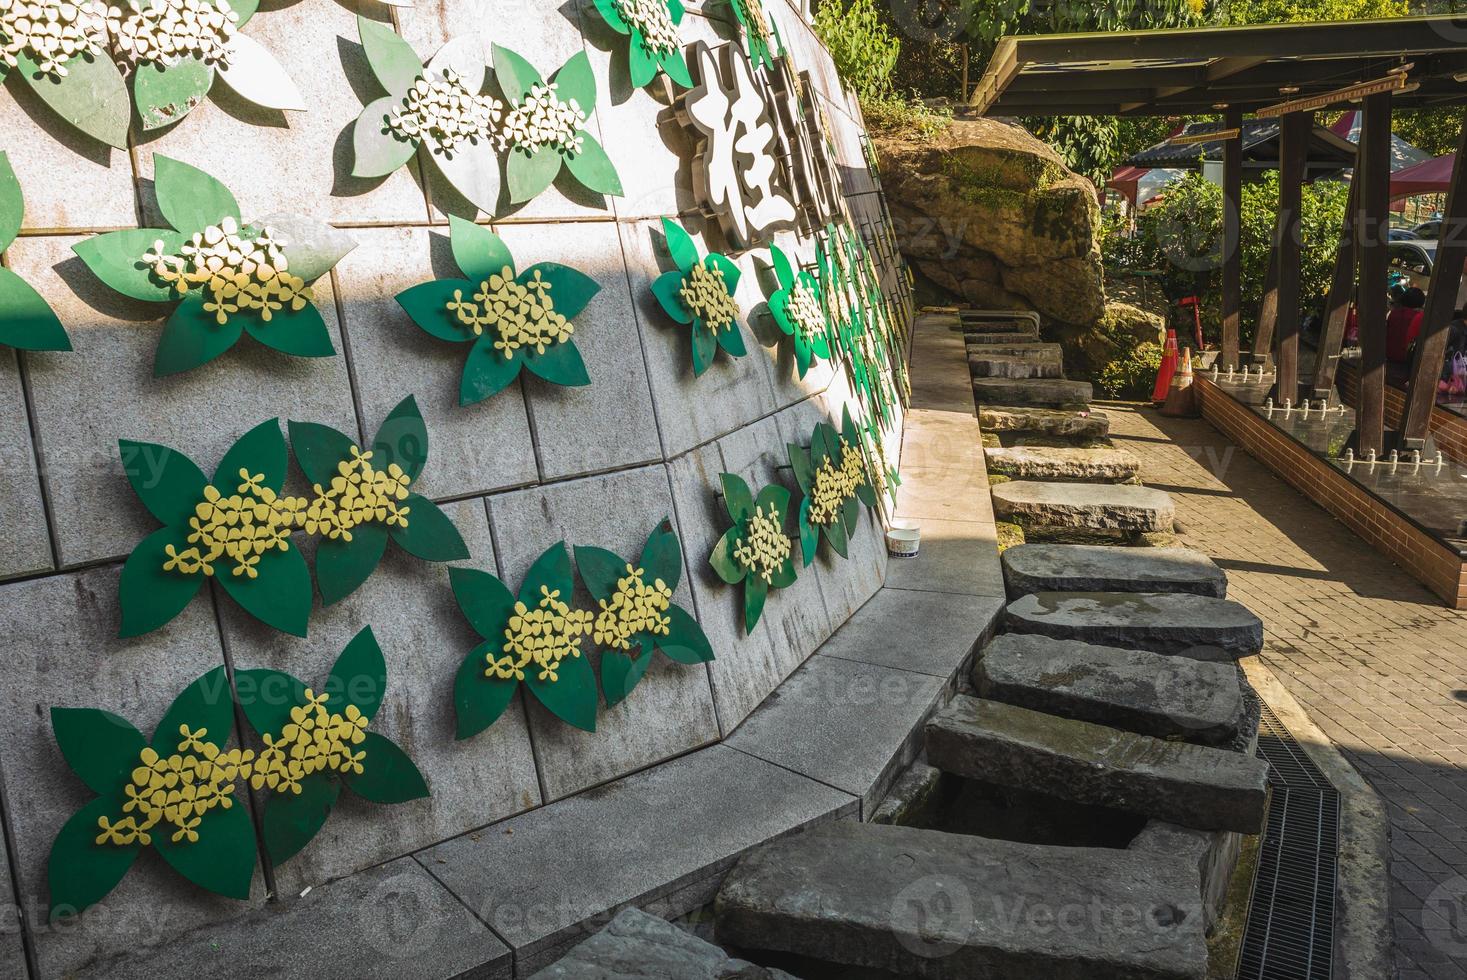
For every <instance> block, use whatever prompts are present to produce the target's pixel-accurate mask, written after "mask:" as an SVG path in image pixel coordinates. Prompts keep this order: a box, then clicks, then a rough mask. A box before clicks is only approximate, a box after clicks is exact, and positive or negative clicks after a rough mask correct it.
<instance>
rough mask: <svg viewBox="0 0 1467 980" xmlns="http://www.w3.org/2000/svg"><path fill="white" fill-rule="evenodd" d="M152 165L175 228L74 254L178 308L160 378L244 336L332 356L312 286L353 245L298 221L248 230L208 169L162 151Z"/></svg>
mask: <svg viewBox="0 0 1467 980" xmlns="http://www.w3.org/2000/svg"><path fill="white" fill-rule="evenodd" d="M153 166H154V178H153V180H154V189H155V191H156V193H157V199H158V208H159V210H160V211H162V213H163V217H164V219H165V220H166V221H167V222H168V224H169V226H170V227H168V228H138V229H133V230H126V231H112V232H106V233H104V234H100V235H94V236H92V237H91V238H88V239H85V240H84V241H81V242H79V243H77V244H76V245H75V246H73V249H72V250H73V251H75V252H76V254H77V255H78V256H80V257H81V260H82V261H83V262H85V263H86V265H87V268H89V269H91V270H92V273H93V274H94V275H95V276H96V277H97V278H98V279H100V280H102V282H104V283H106V284H107V285H108V286H109V287H111V288H112V289H114V290H116V291H117V292H119V293H121V294H123V295H124V296H129V297H131V298H133V299H137V300H142V301H144V302H149V303H176V304H177V305H176V306H175V307H174V310H173V313H172V315H170V316H169V318H168V322H167V323H166V324H165V325H164V327H163V334H162V336H161V337H160V338H159V340H158V351H157V354H156V355H155V357H154V360H153V374H154V375H155V376H157V377H163V376H165V375H170V374H177V373H179V372H181V371H188V370H191V369H193V368H196V367H198V366H200V365H201V364H206V363H208V362H209V361H212V360H214V358H216V357H218V356H219V355H221V354H223V353H224V352H225V351H227V350H229V349H230V348H231V347H233V346H234V345H235V343H236V342H237V341H238V340H239V339H240V336H241V335H242V334H245V333H248V334H249V335H250V336H251V337H253V338H255V339H256V340H258V341H259V342H260V343H262V344H264V345H265V346H267V347H271V348H274V349H275V350H278V351H280V352H281V353H284V354H291V355H295V356H297V357H329V356H331V355H332V354H335V353H336V348H335V347H334V346H332V343H331V335H330V332H329V331H328V330H327V329H326V321H325V320H324V319H323V318H322V316H321V311H320V310H318V309H317V308H316V306H315V303H314V299H315V296H314V293H313V291H312V288H311V284H312V283H314V282H315V281H316V280H317V279H319V278H321V277H322V276H324V275H325V274H326V273H327V272H329V271H330V270H331V268H332V266H334V265H336V263H337V262H338V261H340V260H341V257H342V256H344V255H345V254H346V253H347V252H349V251H351V249H352V248H354V247H355V244H356V243H355V242H353V241H352V240H351V239H350V238H349V237H347V236H346V235H344V234H343V233H341V232H339V231H335V230H334V229H331V228H328V227H327V226H325V225H322V224H320V223H318V222H314V221H311V220H310V219H307V218H303V217H300V216H298V215H289V214H277V215H270V216H268V217H265V218H261V219H259V220H257V221H254V222H252V223H250V224H246V223H245V222H244V221H243V220H242V219H241V218H240V209H239V204H238V203H237V202H236V201H235V199H234V195H233V194H232V193H230V191H229V189H228V188H227V187H225V186H224V185H223V184H221V183H220V182H219V181H217V180H215V179H214V178H213V177H211V176H209V175H208V174H206V173H204V172H203V171H202V170H199V169H197V168H195V167H191V166H189V165H188V164H186V163H181V162H179V161H177V160H173V159H170V158H169V157H165V156H161V155H159V156H154V157H153Z"/></svg>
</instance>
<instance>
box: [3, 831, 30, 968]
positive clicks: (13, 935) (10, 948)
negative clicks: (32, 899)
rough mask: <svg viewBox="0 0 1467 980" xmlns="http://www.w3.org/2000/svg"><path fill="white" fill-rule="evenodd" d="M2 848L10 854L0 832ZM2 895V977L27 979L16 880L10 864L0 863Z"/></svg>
mask: <svg viewBox="0 0 1467 980" xmlns="http://www.w3.org/2000/svg"><path fill="white" fill-rule="evenodd" d="M0 847H6V848H7V850H6V852H5V853H7V854H9V853H10V851H9V849H8V847H9V845H8V843H7V842H6V839H5V834H4V831H3V830H0ZM0 888H3V889H5V890H4V891H0V895H3V896H5V900H4V908H5V910H6V911H5V915H6V918H5V929H4V931H3V932H0V975H4V976H7V977H26V976H29V975H30V972H29V968H28V967H27V966H26V961H25V941H24V940H23V939H22V937H21V931H22V926H21V925H20V918H19V915H20V911H21V909H18V908H16V907H15V906H14V905H13V904H12V898H11V896H13V895H15V890H14V889H15V880H14V878H12V877H11V873H10V862H9V861H8V860H6V861H3V862H0Z"/></svg>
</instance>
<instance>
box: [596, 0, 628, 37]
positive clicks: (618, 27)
mask: <svg viewBox="0 0 1467 980" xmlns="http://www.w3.org/2000/svg"><path fill="white" fill-rule="evenodd" d="M595 3H596V12H597V13H599V14H600V15H601V19H602V20H604V21H606V23H607V26H609V27H610V28H611V29H612V30H614V31H616V32H617V33H618V34H630V33H631V32H632V29H631V27H630V26H628V25H627V22H626V19H625V18H623V17H622V15H621V11H620V10H619V9H617V4H616V0H595Z"/></svg>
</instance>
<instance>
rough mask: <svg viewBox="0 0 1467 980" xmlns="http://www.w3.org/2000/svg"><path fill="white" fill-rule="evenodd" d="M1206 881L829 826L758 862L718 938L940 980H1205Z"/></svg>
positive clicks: (769, 851)
mask: <svg viewBox="0 0 1467 980" xmlns="http://www.w3.org/2000/svg"><path fill="white" fill-rule="evenodd" d="M1196 906H1197V882H1196V870H1195V869H1194V868H1192V867H1190V866H1188V865H1187V864H1186V863H1185V862H1182V861H1178V860H1175V859H1172V858H1168V857H1166V856H1163V855H1156V854H1149V853H1145V852H1129V851H1119V850H1108V849H1101V848H1082V847H1063V848H1061V847H1047V846H1041V845H1035V844H1020V843H1014V842H1011V841H1000V840H988V839H986V838H982V837H969V836H963V835H957V834H945V833H942V832H940V831H935V830H921V829H917V828H914V827H891V826H879V825H872V824H845V823H842V824H832V825H830V826H826V827H819V828H815V829H813V830H811V831H809V832H807V833H804V834H800V835H798V836H796V837H791V838H788V839H785V840H781V841H777V842H775V843H773V844H770V845H768V846H766V847H763V848H760V849H759V850H757V851H755V852H753V853H752V854H750V855H749V856H748V857H746V858H745V859H744V860H743V861H741V862H740V863H739V865H738V867H737V868H735V869H734V870H733V872H732V873H730V874H729V876H728V879H727V880H726V881H725V882H724V885H723V889H722V890H721V891H720V892H719V895H718V902H717V904H716V905H715V916H716V921H717V932H718V939H719V941H720V942H725V943H731V944H734V945H736V946H739V947H743V948H748V949H765V950H775V951H779V952H786V953H796V954H800V955H803V956H806V957H811V958H814V959H819V960H824V961H827V962H831V963H837V964H841V965H844V966H847V967H851V968H867V969H870V968H874V969H879V970H884V971H887V973H886V974H885V975H894V976H903V977H925V978H932V980H957V978H966V977H972V978H978V977H1003V978H1004V980H1038V978H1067V980H1068V978H1082V977H1083V978H1087V980H1138V978H1142V977H1145V978H1149V980H1182V978H1187V980H1201V978H1202V977H1203V976H1204V975H1205V973H1206V969H1207V948H1206V942H1205V940H1204V938H1203V927H1202V916H1201V914H1200V912H1199V910H1198V909H1197V907H1196Z"/></svg>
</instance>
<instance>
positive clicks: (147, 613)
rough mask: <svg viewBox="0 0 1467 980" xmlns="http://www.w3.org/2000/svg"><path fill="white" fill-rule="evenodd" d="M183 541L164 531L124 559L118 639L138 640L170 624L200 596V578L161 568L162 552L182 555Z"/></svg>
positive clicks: (181, 535)
mask: <svg viewBox="0 0 1467 980" xmlns="http://www.w3.org/2000/svg"><path fill="white" fill-rule="evenodd" d="M185 539H186V535H185V534H184V533H183V532H182V531H179V530H178V529H177V528H174V527H165V528H162V529H160V530H157V531H154V532H153V533H152V534H150V535H148V536H147V537H146V538H144V539H143V540H142V542H141V543H139V544H138V546H137V547H136V548H134V549H133V550H132V554H130V555H128V556H127V561H126V562H124V563H123V565H122V576H121V579H120V581H119V583H118V590H117V598H118V603H119V605H121V606H122V624H121V626H120V628H119V629H118V632H117V635H118V636H120V637H122V638H124V639H125V638H127V637H131V636H141V635H142V634H144V633H151V632H152V631H153V630H155V629H158V628H159V627H160V626H164V625H166V624H167V623H171V622H172V621H173V620H174V618H175V617H177V616H178V614H179V613H181V612H183V610H184V608H185V607H186V606H188V604H189V603H190V602H192V601H193V599H194V596H196V595H198V594H199V589H201V588H203V586H204V577H203V576H202V575H178V574H175V573H173V572H169V571H165V570H164V568H163V565H164V563H165V562H166V561H167V560H168V557H167V555H166V554H165V552H164V548H165V547H168V546H172V547H174V548H175V549H176V550H179V551H182V550H183V546H184V545H183V543H184V541H185Z"/></svg>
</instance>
